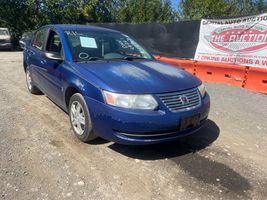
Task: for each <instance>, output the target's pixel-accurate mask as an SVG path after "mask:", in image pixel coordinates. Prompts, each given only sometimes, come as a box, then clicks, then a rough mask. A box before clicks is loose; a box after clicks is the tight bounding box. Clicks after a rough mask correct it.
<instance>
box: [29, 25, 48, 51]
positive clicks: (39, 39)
mask: <svg viewBox="0 0 267 200" xmlns="http://www.w3.org/2000/svg"><path fill="white" fill-rule="evenodd" d="M45 35H46V29H42V30H39V31H37V32H36V34H35V36H34V39H33V43H32V46H33V47H35V48H37V49H39V50H44V44H45Z"/></svg>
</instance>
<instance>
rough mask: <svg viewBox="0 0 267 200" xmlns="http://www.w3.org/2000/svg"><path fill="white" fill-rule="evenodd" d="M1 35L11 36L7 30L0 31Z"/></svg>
mask: <svg viewBox="0 0 267 200" xmlns="http://www.w3.org/2000/svg"><path fill="white" fill-rule="evenodd" d="M0 35H9V33H8V31H7V30H0Z"/></svg>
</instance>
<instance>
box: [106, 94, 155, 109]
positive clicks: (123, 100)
mask: <svg viewBox="0 0 267 200" xmlns="http://www.w3.org/2000/svg"><path fill="white" fill-rule="evenodd" d="M103 94H104V97H105V100H106V103H107V104H109V105H112V106H117V107H122V108H131V109H143V110H154V109H155V108H157V106H158V103H157V101H156V100H155V99H154V97H153V96H152V95H148V94H145V95H133V94H118V93H112V92H107V91H103Z"/></svg>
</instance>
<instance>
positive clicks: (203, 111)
mask: <svg viewBox="0 0 267 200" xmlns="http://www.w3.org/2000/svg"><path fill="white" fill-rule="evenodd" d="M23 65H24V70H25V74H26V83H27V87H28V90H29V91H30V92H31V93H32V94H37V93H40V92H42V93H44V94H46V95H47V96H48V97H49V98H50V99H51V100H52V101H53V102H54V103H56V104H57V105H58V106H60V107H61V108H62V109H63V110H65V111H66V112H67V113H68V114H69V117H70V124H71V126H72V129H73V132H74V134H75V135H76V136H77V137H78V138H79V139H80V140H81V141H83V142H89V141H91V140H94V139H95V138H97V137H102V138H104V139H106V140H110V141H114V142H116V143H121V144H134V145H139V144H140V145H141V144H152V143H160V142H166V141H171V140H175V139H177V138H179V137H182V136H186V135H188V134H191V133H194V132H196V131H197V130H199V129H200V128H201V126H202V125H203V124H204V122H205V121H206V119H207V118H208V113H209V108H210V98H209V95H208V94H207V92H206V91H205V87H204V86H203V84H202V83H201V81H200V80H199V79H198V78H196V77H195V76H193V75H191V74H189V73H187V72H186V71H184V70H182V69H179V68H178V67H174V66H171V65H168V64H165V63H162V62H159V61H156V60H155V59H154V58H153V56H151V54H149V53H148V52H147V51H146V50H145V49H144V48H143V47H142V46H141V45H140V44H138V43H137V42H136V41H135V40H133V39H132V38H131V37H129V36H127V35H125V34H123V33H121V32H118V31H115V30H110V29H105V28H100V27H94V26H85V25H47V26H44V27H41V28H40V29H39V30H37V31H36V32H35V33H34V35H33V37H32V39H31V41H30V42H29V43H28V44H27V46H26V48H25V51H24V58H23Z"/></svg>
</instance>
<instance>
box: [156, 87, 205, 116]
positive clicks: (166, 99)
mask: <svg viewBox="0 0 267 200" xmlns="http://www.w3.org/2000/svg"><path fill="white" fill-rule="evenodd" d="M158 97H159V98H160V99H161V101H162V102H163V103H164V105H165V106H166V107H167V108H168V109H169V110H170V111H172V112H178V111H185V110H191V109H193V108H196V107H198V106H200V104H201V98H200V94H199V91H198V89H197V88H194V89H190V90H184V91H180V92H172V93H164V94H159V95H158Z"/></svg>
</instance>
